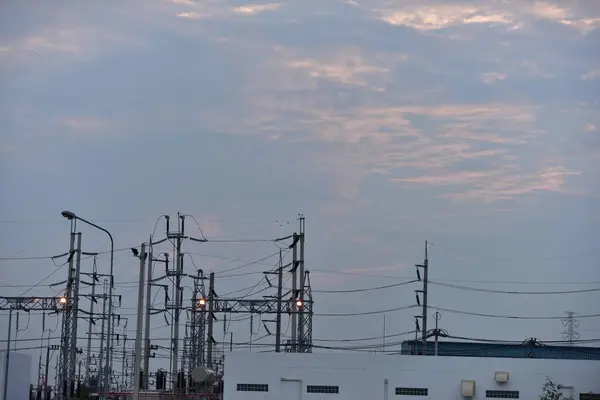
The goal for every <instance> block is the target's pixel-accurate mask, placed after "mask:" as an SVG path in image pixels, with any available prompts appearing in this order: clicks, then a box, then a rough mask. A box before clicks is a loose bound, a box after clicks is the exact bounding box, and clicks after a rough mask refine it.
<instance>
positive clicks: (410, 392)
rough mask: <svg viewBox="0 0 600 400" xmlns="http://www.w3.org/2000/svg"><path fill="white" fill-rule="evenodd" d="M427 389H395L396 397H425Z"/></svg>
mask: <svg viewBox="0 0 600 400" xmlns="http://www.w3.org/2000/svg"><path fill="white" fill-rule="evenodd" d="M427 392H429V389H425V388H407V387H397V388H396V396H427Z"/></svg>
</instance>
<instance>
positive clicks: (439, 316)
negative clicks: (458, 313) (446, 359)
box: [433, 311, 442, 356]
mask: <svg viewBox="0 0 600 400" xmlns="http://www.w3.org/2000/svg"><path fill="white" fill-rule="evenodd" d="M433 318H434V319H435V355H436V356H437V355H438V337H439V336H440V330H439V328H438V323H439V322H440V320H441V319H442V314H440V312H439V311H436V312H434V313H433Z"/></svg>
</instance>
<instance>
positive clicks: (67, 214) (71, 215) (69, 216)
mask: <svg viewBox="0 0 600 400" xmlns="http://www.w3.org/2000/svg"><path fill="white" fill-rule="evenodd" d="M60 215H62V216H63V217H65V218H66V219H75V218H77V216H76V215H75V213H72V212H71V211H63V212H61V213H60Z"/></svg>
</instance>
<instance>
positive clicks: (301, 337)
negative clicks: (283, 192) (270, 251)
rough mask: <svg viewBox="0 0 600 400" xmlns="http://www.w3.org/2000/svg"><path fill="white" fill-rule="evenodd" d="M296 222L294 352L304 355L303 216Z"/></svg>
mask: <svg viewBox="0 0 600 400" xmlns="http://www.w3.org/2000/svg"><path fill="white" fill-rule="evenodd" d="M298 220H299V221H300V258H299V259H298V269H299V273H298V278H299V279H300V288H299V290H300V292H299V293H298V295H299V296H298V297H299V305H300V307H296V308H297V312H298V336H297V338H298V346H297V348H296V351H298V352H299V353H304V348H305V345H306V343H305V338H304V282H305V277H304V221H305V220H304V216H303V215H302V214H299V216H298Z"/></svg>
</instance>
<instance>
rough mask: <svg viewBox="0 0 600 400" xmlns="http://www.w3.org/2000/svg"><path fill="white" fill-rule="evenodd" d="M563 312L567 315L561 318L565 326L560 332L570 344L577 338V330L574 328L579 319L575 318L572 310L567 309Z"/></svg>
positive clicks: (577, 325)
mask: <svg viewBox="0 0 600 400" xmlns="http://www.w3.org/2000/svg"><path fill="white" fill-rule="evenodd" d="M565 314H567V316H566V317H565V318H563V319H562V320H561V321H562V325H563V327H564V328H565V330H564V331H563V332H562V338H563V339H564V340H565V341H566V342H568V343H569V345H571V346H572V345H573V344H574V342H575V341H576V340H577V339H579V332H577V331H576V330H575V329H577V328H578V327H579V320H578V319H577V318H575V315H576V313H575V312H573V311H567V312H566V313H565Z"/></svg>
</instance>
